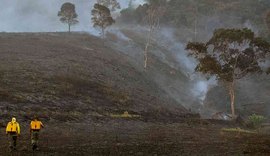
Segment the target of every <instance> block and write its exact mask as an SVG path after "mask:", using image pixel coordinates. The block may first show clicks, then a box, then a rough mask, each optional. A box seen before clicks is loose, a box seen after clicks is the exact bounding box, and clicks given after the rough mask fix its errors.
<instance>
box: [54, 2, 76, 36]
mask: <svg viewBox="0 0 270 156" xmlns="http://www.w3.org/2000/svg"><path fill="white" fill-rule="evenodd" d="M58 16H59V17H60V21H61V22H62V23H66V24H68V32H70V27H71V26H72V25H75V24H77V23H78V22H79V21H78V20H77V17H78V15H77V13H76V10H75V5H74V4H72V3H69V2H67V3H64V4H63V5H62V6H61V10H60V11H59V12H58Z"/></svg>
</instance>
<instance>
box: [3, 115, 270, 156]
mask: <svg viewBox="0 0 270 156" xmlns="http://www.w3.org/2000/svg"><path fill="white" fill-rule="evenodd" d="M45 124H46V128H45V129H43V131H42V132H41V138H40V150H39V151H36V152H35V153H33V152H32V151H31V146H30V136H29V132H28V129H27V125H26V124H24V123H23V124H22V135H21V137H20V138H19V139H18V147H17V149H18V150H17V152H14V153H10V152H8V142H7V137H5V134H4V128H2V129H1V136H2V137H0V155H22V156H24V155H37V156H43V155H53V156H58V155H59V156H61V155H80V156H82V155H85V156H88V155H97V156H104V155H105V156H107V155H108V156H109V155H117V156H118V155H122V156H126V155H135V156H143V155H147V156H148V155H153V156H159V155H162V156H170V155H172V156H178V155H269V154H270V146H269V145H270V136H269V135H266V134H264V135H263V134H249V133H238V132H225V131H222V130H221V129H222V128H224V127H235V126H237V125H235V124H231V123H224V122H214V121H206V120H190V121H189V120H186V121H181V122H174V123H169V122H167V123H164V122H145V121H139V120H133V119H113V120H107V121H99V122H95V123H93V122H89V123H84V124H82V123H59V124H55V123H53V124H52V123H45Z"/></svg>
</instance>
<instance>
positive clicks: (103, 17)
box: [91, 3, 115, 38]
mask: <svg viewBox="0 0 270 156" xmlns="http://www.w3.org/2000/svg"><path fill="white" fill-rule="evenodd" d="M91 20H92V22H93V26H94V27H96V28H100V29H101V32H102V36H103V38H104V33H105V29H106V28H107V27H109V26H111V25H112V24H113V23H115V20H114V19H113V18H112V16H111V11H110V9H109V8H107V7H106V6H103V5H100V4H98V3H96V4H95V5H94V8H93V10H92V19H91Z"/></svg>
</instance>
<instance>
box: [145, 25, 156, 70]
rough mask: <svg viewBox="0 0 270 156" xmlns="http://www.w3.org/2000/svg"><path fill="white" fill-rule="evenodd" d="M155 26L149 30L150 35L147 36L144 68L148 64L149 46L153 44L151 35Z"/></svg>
mask: <svg viewBox="0 0 270 156" xmlns="http://www.w3.org/2000/svg"><path fill="white" fill-rule="evenodd" d="M153 29H154V28H153V27H151V28H150V30H149V32H148V36H147V41H146V45H145V48H144V68H145V69H146V68H147V64H148V49H149V46H150V45H151V36H152V33H153Z"/></svg>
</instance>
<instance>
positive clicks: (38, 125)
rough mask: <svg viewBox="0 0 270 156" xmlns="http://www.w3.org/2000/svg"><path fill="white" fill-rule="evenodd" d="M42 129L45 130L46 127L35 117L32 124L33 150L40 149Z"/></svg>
mask: <svg viewBox="0 0 270 156" xmlns="http://www.w3.org/2000/svg"><path fill="white" fill-rule="evenodd" d="M41 128H44V125H43V124H42V122H41V121H39V120H38V118H37V117H34V119H33V120H32V121H31V123H30V134H31V144H32V149H33V150H37V149H38V148H37V147H38V138H39V132H40V130H41Z"/></svg>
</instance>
